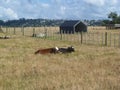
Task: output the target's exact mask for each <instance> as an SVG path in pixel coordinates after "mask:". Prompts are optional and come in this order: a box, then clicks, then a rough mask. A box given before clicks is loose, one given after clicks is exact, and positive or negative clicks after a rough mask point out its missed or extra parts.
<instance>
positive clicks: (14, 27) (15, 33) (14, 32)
mask: <svg viewBox="0 0 120 90" xmlns="http://www.w3.org/2000/svg"><path fill="white" fill-rule="evenodd" d="M15 34H16V32H15V27H14V35H15Z"/></svg>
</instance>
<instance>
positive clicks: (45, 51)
mask: <svg viewBox="0 0 120 90" xmlns="http://www.w3.org/2000/svg"><path fill="white" fill-rule="evenodd" d="M58 51H59V48H58V47H55V48H46V49H39V50H37V51H36V52H35V54H48V53H53V54H56V53H58Z"/></svg>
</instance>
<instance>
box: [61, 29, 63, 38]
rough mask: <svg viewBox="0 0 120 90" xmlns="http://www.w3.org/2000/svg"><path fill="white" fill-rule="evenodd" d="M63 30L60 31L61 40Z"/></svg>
mask: <svg viewBox="0 0 120 90" xmlns="http://www.w3.org/2000/svg"><path fill="white" fill-rule="evenodd" d="M62 31H63V30H61V31H60V40H62Z"/></svg>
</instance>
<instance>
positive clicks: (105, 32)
mask: <svg viewBox="0 0 120 90" xmlns="http://www.w3.org/2000/svg"><path fill="white" fill-rule="evenodd" d="M105 46H107V32H105Z"/></svg>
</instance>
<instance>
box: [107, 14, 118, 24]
mask: <svg viewBox="0 0 120 90" xmlns="http://www.w3.org/2000/svg"><path fill="white" fill-rule="evenodd" d="M108 18H110V19H112V22H113V23H114V24H115V23H117V18H118V14H117V13H116V12H110V13H109V14H108Z"/></svg>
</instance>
